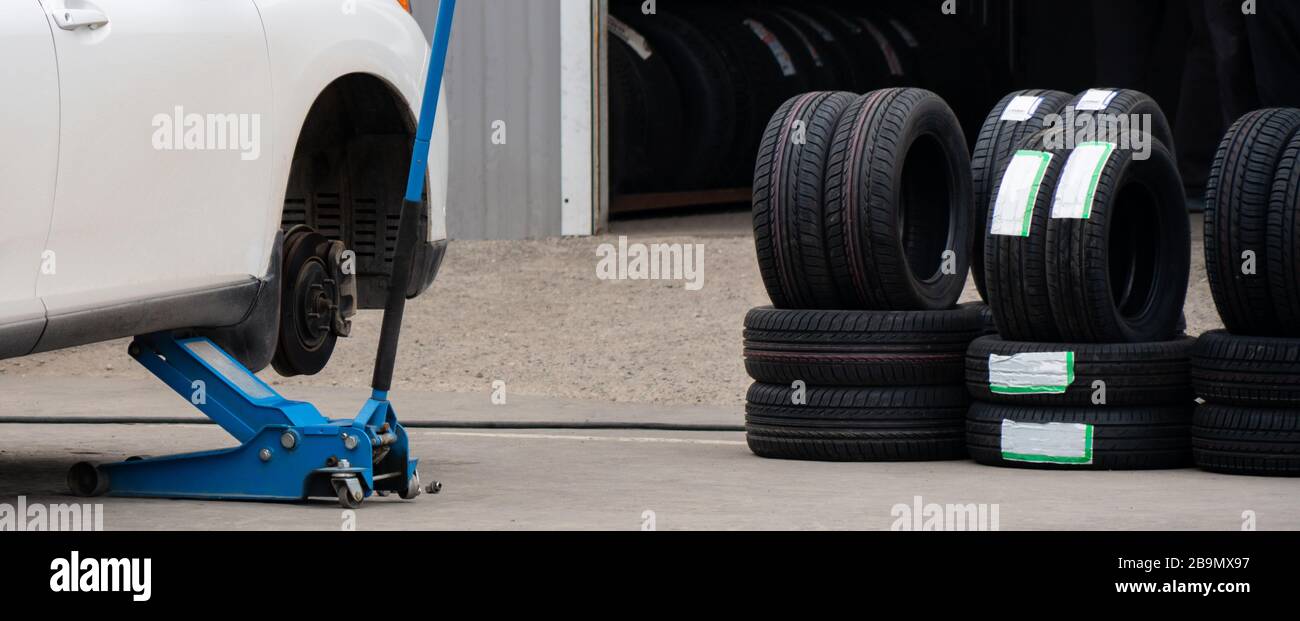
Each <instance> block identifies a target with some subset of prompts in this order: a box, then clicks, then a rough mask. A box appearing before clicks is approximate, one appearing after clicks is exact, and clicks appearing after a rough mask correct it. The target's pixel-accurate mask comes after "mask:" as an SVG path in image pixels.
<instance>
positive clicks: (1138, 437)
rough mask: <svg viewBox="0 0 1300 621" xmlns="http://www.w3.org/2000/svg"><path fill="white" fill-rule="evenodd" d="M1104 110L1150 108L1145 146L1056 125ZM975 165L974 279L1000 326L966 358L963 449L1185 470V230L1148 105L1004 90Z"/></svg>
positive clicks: (979, 457) (1061, 462)
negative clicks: (978, 236) (979, 232)
mask: <svg viewBox="0 0 1300 621" xmlns="http://www.w3.org/2000/svg"><path fill="white" fill-rule="evenodd" d="M1101 115H1110V116H1109V118H1111V119H1114V118H1118V117H1119V116H1121V115H1124V116H1127V115H1142V116H1141V117H1140V118H1143V119H1149V120H1150V123H1151V124H1150V129H1151V131H1150V133H1149V134H1147V135H1146V136H1149V138H1150V140H1149V141H1147V144H1149V147H1150V149H1149V154H1148V153H1147V152H1146V150H1137V149H1134V148H1125V146H1126V145H1125V144H1124V143H1125V141H1124V140H1115V138H1116V137H1114V136H1105V137H1103V138H1104V139H1106V140H1110V141H1101V140H1095V141H1083V142H1080V141H1078V140H1077V138H1078V136H1077V133H1076V134H1067V133H1065V132H1066V131H1067V130H1068V131H1070V132H1074V131H1075V128H1077V127H1082V126H1084V125H1085V124H1086V123H1088V122H1092V123H1094V124H1095V123H1097V122H1099V121H1102V120H1105V119H1106V118H1107V117H1103V116H1101ZM1085 117H1091V118H1090V119H1089V120H1088V121H1085V120H1083V119H1085ZM1130 118H1132V117H1130ZM1069 119H1073V120H1074V122H1075V123H1078V124H1079V125H1076V126H1074V127H1071V126H1069V125H1068V123H1069ZM1063 122H1064V123H1065V124H1063ZM1130 136H1131V137H1136V136H1135V135H1130ZM1138 144H1141V142H1140V141H1134V142H1129V144H1128V145H1127V146H1128V147H1134V146H1136V145H1138ZM1148 155H1149V157H1148ZM973 161H974V174H973V176H974V178H975V184H976V190H977V192H978V196H979V198H978V199H977V200H979V205H980V212H981V215H982V217H983V218H984V222H985V223H986V225H985V227H984V236H983V237H984V239H983V242H982V247H983V260H982V264H981V268H982V269H980V268H977V271H976V275H977V277H978V278H979V283H980V290H981V292H982V293H983V294H984V295H986V297H987V300H988V303H989V306H990V309H991V311H992V314H993V318H994V321H995V323H996V324H997V329H998V332H999V335H1000V336H996V337H984V338H981V339H979V340H977V341H975V342H974V343H972V344H971V347H970V350H969V353H968V355H967V358H966V380H967V385H968V388H969V390H970V393H971V395H972V396H973V397H974V398H975V404H974V405H973V406H972V407H971V411H970V416H969V421H968V428H967V431H968V449H969V451H970V453H971V456H972V457H973V458H974V459H975V460H976V461H977V462H979V463H982V464H987V465H994V466H1005V467H1020V468H1041V469H1094V470H1117V469H1148V468H1175V467H1183V466H1187V465H1190V463H1191V422H1192V420H1191V419H1192V406H1193V396H1192V390H1191V384H1190V376H1189V368H1190V355H1191V349H1192V346H1193V344H1194V340H1193V339H1190V338H1187V337H1186V336H1184V335H1182V331H1183V329H1184V328H1185V326H1184V325H1180V324H1181V323H1182V322H1181V320H1180V318H1181V316H1182V315H1181V314H1182V308H1183V303H1184V301H1185V298H1186V294H1187V286H1188V275H1189V274H1188V273H1189V269H1190V254H1191V248H1190V243H1191V240H1190V231H1189V225H1188V220H1187V212H1186V201H1185V199H1184V195H1183V189H1182V181H1181V178H1180V177H1179V173H1178V167H1177V165H1176V162H1175V160H1174V156H1173V147H1172V137H1171V134H1170V131H1169V125H1168V123H1167V121H1165V116H1164V114H1163V113H1162V112H1161V111H1160V108H1159V106H1157V105H1156V104H1155V102H1154V101H1152V100H1151V98H1150V97H1147V96H1146V95H1143V94H1142V93H1139V92H1136V91H1126V90H1117V89H1092V90H1089V91H1087V92H1085V93H1082V94H1080V95H1078V96H1075V97H1070V96H1069V95H1066V94H1064V93H1060V92H1055V91H1040V90H1035V91H1021V92H1017V93H1012V94H1011V95H1008V96H1007V97H1006V98H1004V99H1003V100H1002V101H1001V102H1000V103H999V104H998V106H997V107H996V108H995V109H994V110H993V112H992V113H991V114H990V115H989V117H988V119H987V120H986V121H985V125H984V128H983V130H982V131H981V133H980V139H979V141H978V142H977V145H976V148H975V157H974V158H973ZM981 271H982V273H981Z"/></svg>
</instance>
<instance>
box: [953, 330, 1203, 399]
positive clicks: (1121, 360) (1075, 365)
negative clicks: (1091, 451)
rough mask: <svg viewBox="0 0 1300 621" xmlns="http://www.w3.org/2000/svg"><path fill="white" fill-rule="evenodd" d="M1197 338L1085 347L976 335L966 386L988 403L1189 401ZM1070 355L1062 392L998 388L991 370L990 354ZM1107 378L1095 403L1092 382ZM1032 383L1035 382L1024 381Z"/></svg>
mask: <svg viewBox="0 0 1300 621" xmlns="http://www.w3.org/2000/svg"><path fill="white" fill-rule="evenodd" d="M1195 344H1196V339H1193V338H1190V337H1184V338H1182V339H1179V340H1176V341H1168V342H1164V343H1137V344H1120V345H1081V344H1065V343H1024V342H1016V341H1007V340H1003V339H1001V338H998V337H995V336H988V337H984V338H981V339H977V340H976V341H975V342H973V343H971V346H970V349H969V350H967V353H966V387H967V389H969V390H970V394H971V396H972V397H974V398H975V399H977V400H979V401H983V402H985V403H1006V404H1010V405H1053V406H1073V407H1125V406H1141V405H1176V404H1190V403H1192V401H1193V399H1194V397H1193V394H1192V385H1191V377H1190V375H1189V368H1190V366H1191V352H1192V348H1193V347H1194V346H1195ZM1049 352H1051V353H1064V352H1068V353H1070V354H1071V356H1070V363H1072V364H1069V365H1068V367H1069V377H1070V380H1069V381H1068V385H1067V386H1065V390H1064V392H1057V391H1054V390H1049V389H1047V387H1045V386H1041V385H1038V386H1036V387H1033V388H1026V387H1021V386H1019V385H1017V386H1015V387H1012V386H1009V385H1006V384H1004V385H1002V386H1000V387H999V388H996V389H995V388H994V386H993V385H992V384H993V378H992V376H991V375H990V373H989V360H990V357H991V356H995V355H996V356H1002V357H1012V356H1016V355H1019V354H1038V353H1049ZM1097 381H1102V382H1105V397H1106V398H1105V403H1094V402H1093V397H1094V393H1096V389H1095V388H1094V386H1093V383H1094V382H1097ZM1023 383H1024V384H1031V383H1033V382H1028V381H1026V382H1023Z"/></svg>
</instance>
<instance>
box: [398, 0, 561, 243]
mask: <svg viewBox="0 0 1300 621" xmlns="http://www.w3.org/2000/svg"><path fill="white" fill-rule="evenodd" d="M414 2H415V16H416V19H417V20H418V21H419V22H420V24H421V25H422V26H424V29H425V32H426V33H432V31H433V22H434V20H435V17H436V16H437V12H438V4H437V2H435V1H433V0H414ZM454 33H455V34H454V35H453V37H452V48H451V52H450V54H449V56H448V65H449V67H448V73H447V90H448V102H449V105H450V108H449V112H450V114H451V170H450V171H449V172H450V188H449V196H448V205H447V227H448V229H447V230H448V233H449V235H450V236H451V238H452V239H524V238H537V237H549V236H555V235H559V234H560V224H561V208H562V203H563V201H562V199H561V196H560V170H561V167H560V164H561V159H560V0H469V1H467V2H460V3H459V4H458V5H457V6H456V24H455V30H454ZM498 120H500V121H504V122H505V124H506V144H504V145H494V144H492V141H491V137H492V124H493V122H495V121H498Z"/></svg>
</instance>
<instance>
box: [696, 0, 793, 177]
mask: <svg viewBox="0 0 1300 621" xmlns="http://www.w3.org/2000/svg"><path fill="white" fill-rule="evenodd" d="M672 12H673V13H674V14H675V15H678V16H679V17H681V18H683V19H686V20H689V21H691V22H692V23H694V24H695V25H696V26H697V27H698V28H701V29H704V30H706V31H708V32H709V33H710V34H711V36H712V40H713V41H715V42H716V43H717V44H718V45H717V48H716V49H717V50H718V51H720V52H721V53H722V54H723V56H724V57H725V58H726V60H727V66H728V67H729V68H730V69H731V70H732V81H733V84H735V85H736V87H737V91H736V102H737V111H736V112H737V122H738V127H737V135H736V143H735V145H734V146H733V151H732V152H733V153H734V154H735V156H734V159H733V161H731V162H730V164H731V166H729V167H728V171H727V173H726V174H725V175H724V178H723V179H722V181H723V182H724V183H726V184H729V185H735V186H748V185H749V183H750V181H751V180H752V176H751V175H752V174H753V172H754V161H755V159H756V155H757V153H758V147H759V142H760V140H761V139H762V136H763V129H764V128H765V127H766V126H767V122H768V119H770V118H771V117H772V115H773V114H774V113H775V112H776V110H777V109H778V108H780V107H781V104H782V103H783V102H784V101H786V100H787V99H789V98H791V97H794V96H795V95H798V94H799V93H802V92H804V91H806V90H808V89H807V79H806V76H804V75H802V74H800V73H798V72H797V68H796V72H795V73H794V74H793V75H787V71H786V69H783V67H782V64H781V62H780V61H778V60H777V57H778V56H780V55H781V54H782V53H784V54H788V53H789V52H788V51H784V52H783V50H784V45H785V44H784V43H782V42H780V41H776V40H774V41H773V45H772V46H771V47H769V45H767V44H765V43H764V42H763V41H761V40H759V38H758V36H757V35H756V34H755V33H754V30H753V29H751V28H750V26H748V25H747V24H746V23H745V17H744V16H743V14H742V13H741V12H740V11H739V7H735V6H729V5H716V6H715V5H697V4H680V5H676V6H674V7H673V8H672Z"/></svg>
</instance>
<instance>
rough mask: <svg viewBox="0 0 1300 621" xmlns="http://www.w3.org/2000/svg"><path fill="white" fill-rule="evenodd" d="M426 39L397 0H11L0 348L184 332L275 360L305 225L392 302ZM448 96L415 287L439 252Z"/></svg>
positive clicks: (432, 271) (6, 9)
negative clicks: (290, 252)
mask: <svg viewBox="0 0 1300 621" xmlns="http://www.w3.org/2000/svg"><path fill="white" fill-rule="evenodd" d="M428 49H429V48H428V43H427V41H426V39H425V36H424V34H423V33H422V32H421V30H420V28H419V26H418V25H417V24H416V22H415V20H414V19H413V18H412V17H411V16H410V15H409V13H408V12H407V10H406V9H405V8H404V7H403V6H402V5H401V4H399V3H398V2H397V1H396V0H337V1H333V0H332V1H326V2H322V1H320V0H6V1H5V2H3V3H0V83H3V85H4V87H3V91H4V92H5V93H6V95H5V96H4V97H3V98H0V136H3V144H4V148H3V150H0V358H8V357H17V356H23V355H27V354H31V353H35V352H43V351H49V350H54V349H60V348H65V347H71V346H76V345H82V344H87V343H93V342H99V341H105V340H110V339H115V338H121V337H129V336H136V335H141V334H146V333H152V332H158V331H164V330H183V329H184V330H189V329H193V330H198V331H201V332H203V333H205V334H207V335H210V336H211V337H212V338H214V340H217V341H218V342H219V343H221V344H222V345H223V346H226V347H228V348H229V349H230V350H231V351H232V354H235V355H236V357H238V358H239V359H240V360H241V361H242V362H244V363H245V364H246V365H248V366H250V367H251V368H254V369H255V370H256V369H260V368H263V367H265V366H266V365H267V364H268V362H269V360H270V355H271V352H270V351H269V350H268V348H271V349H274V340H275V339H274V335H275V332H276V331H277V329H278V328H277V320H278V317H277V315H278V314H279V313H278V310H279V306H280V297H281V296H280V291H279V290H280V286H278V285H277V280H278V277H279V274H278V270H279V269H280V267H279V266H280V263H281V256H280V255H281V249H280V247H281V244H282V242H283V239H284V237H285V236H284V234H283V231H285V230H287V229H289V228H291V227H294V226H301V225H305V226H309V227H312V229H314V230H315V231H317V232H319V233H320V234H322V235H324V236H325V237H328V238H330V239H333V240H338V241H340V242H342V243H343V244H344V245H346V247H347V248H349V249H352V250H353V251H354V252H355V257H356V266H355V267H356V272H355V273H356V289H357V296H356V297H357V300H356V301H357V305H358V306H359V307H360V308H381V307H382V306H383V301H384V296H385V295H386V293H385V292H386V283H387V278H388V274H389V271H390V270H389V265H388V264H389V262H390V261H391V255H392V252H393V244H394V243H395V237H396V235H395V231H396V226H397V221H398V214H400V209H401V205H402V196H403V194H404V190H405V180H406V173H407V166H408V164H407V162H408V161H409V157H410V146H411V142H412V140H413V136H414V130H415V123H416V116H417V114H418V110H419V106H420V99H421V96H422V89H423V81H424V76H425V69H426V66H427V65H426V63H427V62H428ZM443 108H444V110H439V118H438V121H437V125H436V128H437V129H436V130H435V135H434V140H433V148H432V153H431V154H430V158H429V172H430V174H429V177H428V185H427V200H426V201H425V208H424V213H423V214H421V218H422V221H423V220H425V219H427V221H428V226H425V227H422V232H421V240H420V241H421V245H420V247H419V248H420V249H419V251H418V252H417V266H416V270H418V273H416V274H414V276H413V279H412V280H413V284H412V287H411V288H410V290H409V291H408V295H410V296H415V295H418V294H419V293H421V292H422V291H424V290H425V289H427V288H428V286H429V285H430V283H431V282H432V280H433V278H434V277H435V275H436V273H437V271H438V266H439V264H440V263H441V259H442V255H443V252H444V250H445V246H446V225H445V213H446V188H447V145H448V140H447V131H448V127H447V119H446V113H445V107H443Z"/></svg>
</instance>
